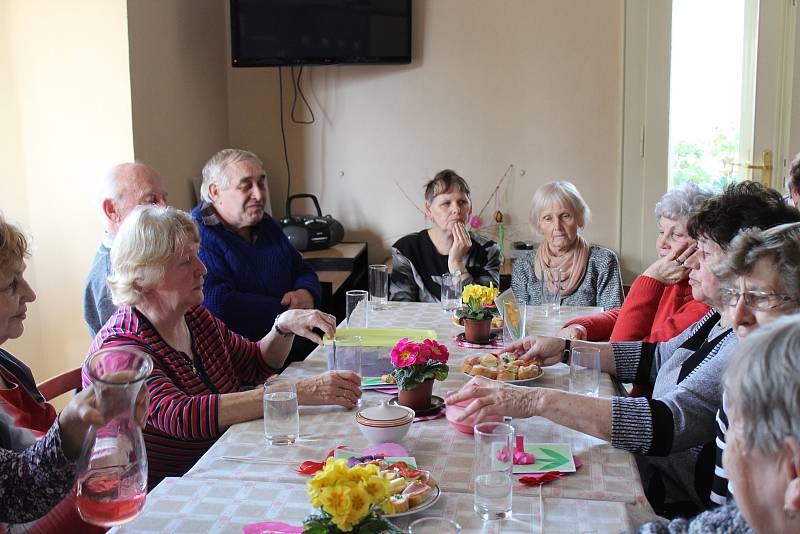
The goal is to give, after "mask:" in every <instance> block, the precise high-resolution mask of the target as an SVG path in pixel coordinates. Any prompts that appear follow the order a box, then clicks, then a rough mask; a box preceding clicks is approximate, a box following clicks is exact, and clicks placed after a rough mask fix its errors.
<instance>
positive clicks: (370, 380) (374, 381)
mask: <svg viewBox="0 0 800 534" xmlns="http://www.w3.org/2000/svg"><path fill="white" fill-rule="evenodd" d="M394 387H397V384H387V383H386V382H383V381H381V377H379V376H365V377H362V378H361V388H362V389H376V388H394Z"/></svg>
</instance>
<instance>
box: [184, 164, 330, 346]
mask: <svg viewBox="0 0 800 534" xmlns="http://www.w3.org/2000/svg"><path fill="white" fill-rule="evenodd" d="M266 179H267V177H266V173H265V172H264V168H263V165H262V163H261V160H260V159H259V158H258V156H256V155H255V154H253V153H252V152H248V151H246V150H238V149H225V150H221V151H220V152H217V153H216V154H214V155H213V156H212V157H211V159H209V160H208V162H207V163H206V165H205V167H203V184H202V186H201V187H200V195H201V197H202V201H201V202H200V204H199V205H198V206H197V207H195V209H194V210H193V211H192V217H193V218H194V220H195V222H196V223H197V227H198V229H199V230H200V237H201V239H200V259H201V260H202V261H203V263H204V264H205V266H206V269H207V270H208V274H207V275H206V278H205V282H204V294H205V301H204V304H205V306H206V308H208V309H209V310H211V312H212V313H213V314H214V315H215V316H217V317H219V318H220V319H222V321H223V322H224V323H225V324H226V325H228V327H229V328H231V329H232V330H233V331H234V332H236V333H237V334H240V335H242V336H244V337H246V338H248V339H250V340H259V339H261V338H263V337H264V336H265V335H266V334H267V332H269V330H270V329H271V328H272V325H273V324H274V323H275V320H276V318H277V317H278V315H280V314H281V313H282V312H283V311H285V310H287V309H310V308H314V307H315V305H317V304H319V301H320V298H321V295H322V288H321V287H320V284H319V279H318V278H317V274H316V273H315V272H314V268H313V267H311V264H309V263H308V262H307V261H306V260H304V259H303V257H302V256H301V255H300V253H299V252H298V251H297V249H295V248H294V247H293V246H292V244H291V243H289V240H288V239H287V238H286V236H285V235H284V234H283V232H282V231H281V229H280V227H279V226H278V223H277V222H276V221H275V220H274V219H273V218H272V217H270V216H269V215H268V214H267V213H265V212H264V206H265V205H266V202H267V200H268V194H267V186H266ZM287 335H288V334H287ZM296 341H298V342H299V341H300V340H299V339H298V340H296ZM298 349H299V347H298V346H297V345H295V347H294V350H293V356H295V357H300V356H304V355H305V354H308V352H310V349H311V347H307V348H306V350H305V351H303V352H305V354H300V351H299V350H298Z"/></svg>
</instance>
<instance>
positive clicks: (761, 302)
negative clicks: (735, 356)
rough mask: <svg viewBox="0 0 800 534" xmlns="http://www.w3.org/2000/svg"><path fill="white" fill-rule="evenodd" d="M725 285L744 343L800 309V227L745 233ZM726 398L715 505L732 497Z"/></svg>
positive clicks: (724, 271)
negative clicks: (725, 461)
mask: <svg viewBox="0 0 800 534" xmlns="http://www.w3.org/2000/svg"><path fill="white" fill-rule="evenodd" d="M717 271H718V276H719V278H720V280H721V281H722V287H720V302H721V304H722V306H724V307H726V308H727V310H723V311H724V312H726V313H728V319H729V321H730V323H731V325H732V326H733V328H734V330H735V331H736V336H737V337H738V338H739V339H743V338H746V337H747V336H748V335H750V334H751V333H752V332H753V331H754V330H755V329H757V328H758V327H760V326H763V325H764V324H766V323H768V322H770V321H772V320H773V319H775V318H776V317H779V316H781V315H786V314H788V313H792V312H795V311H797V309H798V308H800V223H791V224H782V225H780V226H776V227H774V228H770V229H769V230H757V229H751V230H744V231H742V232H741V233H740V234H739V235H738V236H737V237H736V238H735V239H734V240H733V241H732V242H731V246H730V248H729V249H728V258H727V260H726V262H725V263H723V264H722V265H721V266H720V268H719V269H718V270H717ZM725 402H726V399H725V396H724V394H723V400H722V408H720V410H719V411H718V412H717V441H716V444H717V457H716V467H715V469H714V481H713V482H712V486H711V497H710V498H711V501H712V502H714V503H717V504H725V503H726V502H727V501H728V499H729V498H730V491H729V489H728V477H727V474H726V473H725V469H724V468H723V466H722V452H723V451H724V450H725V435H726V433H727V430H728V417H727V414H726V413H725Z"/></svg>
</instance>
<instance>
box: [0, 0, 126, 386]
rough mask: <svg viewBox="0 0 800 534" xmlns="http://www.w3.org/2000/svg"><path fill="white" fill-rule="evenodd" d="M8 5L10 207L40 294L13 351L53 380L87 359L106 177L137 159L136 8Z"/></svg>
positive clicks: (33, 2)
mask: <svg viewBox="0 0 800 534" xmlns="http://www.w3.org/2000/svg"><path fill="white" fill-rule="evenodd" d="M2 5H3V10H4V12H3V17H2V20H3V24H4V25H5V28H3V29H4V30H6V31H0V34H1V35H2V37H0V46H1V47H2V50H0V58H3V59H0V68H3V66H5V72H4V74H7V75H8V77H7V78H4V82H3V85H4V86H7V87H6V88H4V89H3V91H4V95H3V96H8V98H9V100H8V101H7V102H4V104H3V105H4V107H6V108H7V109H9V110H10V113H9V115H8V118H9V124H6V125H4V126H3V129H2V133H0V135H2V138H0V144H2V145H4V146H5V145H6V144H7V143H9V146H10V147H12V148H11V150H14V151H15V154H14V155H13V156H12V157H11V158H9V160H10V161H12V164H11V169H10V170H9V169H6V172H9V174H7V175H6V176H7V178H4V183H3V202H2V209H3V210H4V211H5V212H6V213H7V214H8V215H9V216H10V217H12V218H16V219H18V220H20V221H21V222H22V223H23V225H24V226H25V229H26V230H27V231H28V232H29V233H30V234H31V235H32V236H33V239H34V241H33V243H34V248H33V257H32V258H31V260H30V261H29V267H28V276H29V279H30V281H31V282H32V284H33V286H34V288H35V290H36V291H37V293H38V296H39V298H38V301H37V302H36V303H34V304H33V305H31V306H30V307H29V313H28V315H29V319H28V320H27V322H26V332H25V335H24V336H23V337H22V338H21V339H20V340H17V341H15V342H9V343H8V344H7V348H9V350H12V351H14V352H16V353H17V354H19V356H20V357H22V358H23V359H24V360H25V361H26V362H28V363H29V364H30V365H31V367H32V368H33V371H34V375H35V376H36V377H37V378H39V379H41V378H44V377H47V376H50V375H52V374H55V373H56V372H59V371H61V370H64V369H66V368H69V367H73V366H76V365H78V364H80V362H81V361H82V360H83V357H84V355H85V354H86V349H87V348H88V345H89V336H88V333H87V330H86V326H85V325H84V323H83V318H82V317H83V314H82V289H83V288H82V286H83V278H84V277H85V275H86V273H87V271H88V269H89V265H90V263H91V261H92V257H93V256H94V252H95V249H96V247H97V243H98V240H99V238H100V234H101V228H102V227H101V225H100V222H99V219H98V218H97V217H96V216H95V207H94V205H93V198H94V192H95V183H96V177H97V176H99V174H100V172H101V171H102V169H103V168H105V167H106V166H108V165H109V164H110V163H112V162H114V161H118V160H121V159H122V160H124V159H130V158H131V157H132V156H133V138H132V133H131V123H130V89H129V87H130V82H129V78H128V61H127V57H128V42H127V30H126V18H125V13H126V9H125V2H124V1H122V0H80V1H77V0H76V1H74V2H52V1H45V0H24V1H23V0H5V1H4V2H3V3H2ZM6 80H7V82H6ZM5 93H8V94H5ZM4 100H5V99H4ZM5 117H6V116H5V115H4V119H3V121H0V122H5V121H6V118H5ZM6 180H7V181H6ZM12 199H13V200H12ZM4 348H6V346H4Z"/></svg>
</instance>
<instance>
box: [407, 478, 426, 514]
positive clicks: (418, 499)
mask: <svg viewBox="0 0 800 534" xmlns="http://www.w3.org/2000/svg"><path fill="white" fill-rule="evenodd" d="M432 493H433V488H432V487H430V486H429V485H427V484H425V483H424V482H420V481H416V482H412V483H411V484H409V485H408V487H406V489H405V490H403V495H405V496H407V497H408V504H409V506H410V507H411V508H414V507H415V506H419V505H420V504H422V503H424V502H425V501H427V500H428V497H429V496H430V495H431V494H432Z"/></svg>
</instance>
